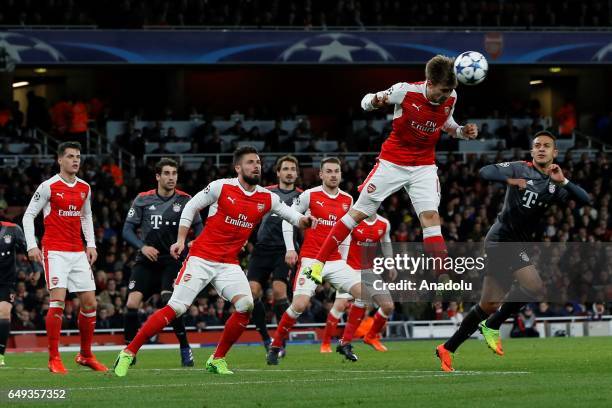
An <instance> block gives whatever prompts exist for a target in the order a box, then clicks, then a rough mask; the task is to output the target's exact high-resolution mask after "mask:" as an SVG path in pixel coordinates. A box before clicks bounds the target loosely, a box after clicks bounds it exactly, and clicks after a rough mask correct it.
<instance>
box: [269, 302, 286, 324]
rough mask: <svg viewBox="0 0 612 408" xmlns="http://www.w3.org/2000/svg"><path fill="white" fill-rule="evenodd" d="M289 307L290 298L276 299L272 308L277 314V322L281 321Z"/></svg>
mask: <svg viewBox="0 0 612 408" xmlns="http://www.w3.org/2000/svg"><path fill="white" fill-rule="evenodd" d="M288 307H289V299H287V298H283V299H277V300H275V301H274V307H273V309H272V310H274V315H275V316H276V321H277V322H280V321H281V319H282V318H283V314H284V313H285V311H286V310H287V308H288Z"/></svg>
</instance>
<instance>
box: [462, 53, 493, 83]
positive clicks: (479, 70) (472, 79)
mask: <svg viewBox="0 0 612 408" xmlns="http://www.w3.org/2000/svg"><path fill="white" fill-rule="evenodd" d="M488 70H489V63H488V62H487V59H486V58H485V57H484V55H482V54H481V53H479V52H476V51H466V52H464V53H462V54H461V55H459V56H458V57H457V58H456V59H455V74H457V79H458V80H459V82H461V83H462V84H464V85H477V84H479V83H481V82H482V81H484V79H485V78H486V77H487V71H488Z"/></svg>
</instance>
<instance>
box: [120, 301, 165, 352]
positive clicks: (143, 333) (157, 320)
mask: <svg viewBox="0 0 612 408" xmlns="http://www.w3.org/2000/svg"><path fill="white" fill-rule="evenodd" d="M175 318H176V312H175V311H174V309H172V308H171V307H170V306H168V305H166V306H164V307H163V308H161V309H159V310H158V311H157V312H155V313H153V314H152V315H151V317H149V318H148V319H147V321H146V322H145V324H144V325H143V326H142V327H141V328H140V330H138V333H136V337H134V340H132V342H131V343H130V344H128V345H127V347H126V349H127V350H129V351H131V352H132V354H136V353H138V350H140V348H141V347H142V345H143V344H145V342H146V341H147V340H149V339H150V338H151V337H152V336H154V335H156V334H157V333H159V332H160V331H162V330H163V329H164V327H166V326H167V325H169V324H170V322H172V320H174V319H175Z"/></svg>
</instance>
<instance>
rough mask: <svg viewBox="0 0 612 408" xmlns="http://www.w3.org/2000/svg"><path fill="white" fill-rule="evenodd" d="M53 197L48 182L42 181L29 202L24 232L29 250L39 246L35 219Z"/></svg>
mask: <svg viewBox="0 0 612 408" xmlns="http://www.w3.org/2000/svg"><path fill="white" fill-rule="evenodd" d="M50 198H51V188H50V187H49V184H48V183H41V184H40V185H39V186H38V188H37V189H36V192H35V193H34V195H33V196H32V199H31V200H30V204H28V208H26V211H25V213H24V214H23V232H24V234H25V237H26V243H27V250H28V251H29V250H30V249H33V248H38V244H37V243H36V234H35V231H34V219H35V218H36V216H37V215H38V213H40V211H41V210H42V209H43V208H45V206H46V205H47V204H48V203H49V199H50Z"/></svg>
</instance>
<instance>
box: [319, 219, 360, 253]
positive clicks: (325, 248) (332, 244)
mask: <svg viewBox="0 0 612 408" xmlns="http://www.w3.org/2000/svg"><path fill="white" fill-rule="evenodd" d="M356 226H357V223H356V222H355V220H354V219H353V217H351V216H350V215H349V214H344V216H343V217H342V218H340V222H337V223H336V225H334V227H333V228H332V230H331V231H330V232H329V235H328V236H327V238H325V241H324V242H323V245H321V249H319V253H318V254H317V257H316V259H317V260H318V261H321V262H326V261H327V259H328V258H329V256H330V255H331V254H332V253H333V252H334V251H337V250H338V247H339V246H340V244H341V243H342V241H344V240H345V239H346V237H348V236H349V234H350V233H351V231H352V230H353V228H355V227H356Z"/></svg>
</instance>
